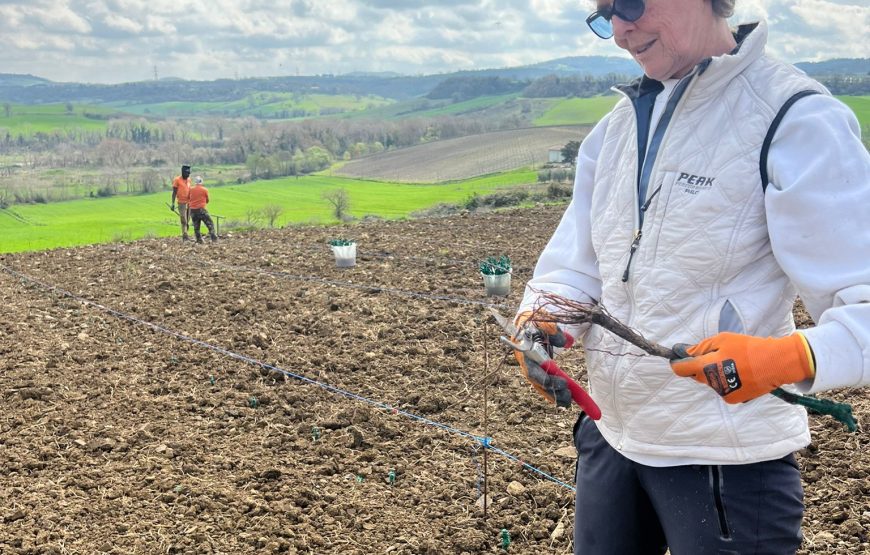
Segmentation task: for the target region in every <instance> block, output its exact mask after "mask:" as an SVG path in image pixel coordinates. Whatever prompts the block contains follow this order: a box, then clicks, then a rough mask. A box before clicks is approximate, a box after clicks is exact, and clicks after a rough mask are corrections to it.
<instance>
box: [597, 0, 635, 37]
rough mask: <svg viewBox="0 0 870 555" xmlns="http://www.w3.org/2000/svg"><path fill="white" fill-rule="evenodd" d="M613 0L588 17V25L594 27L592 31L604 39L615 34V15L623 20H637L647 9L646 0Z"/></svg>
mask: <svg viewBox="0 0 870 555" xmlns="http://www.w3.org/2000/svg"><path fill="white" fill-rule="evenodd" d="M617 2H619V0H613V3H612V4H611V5H609V6H607V7H606V8H601V9H600V10H596V11H594V12H592V15H590V16H589V17H587V18H586V25H589V28H590V29H592V32H593V33H595V34H596V35H598V36H599V37H601V38H603V39H609V38H610V37H612V36H613V22H612V21H611V20H612V19H613V16H616V17H618V18H619V19H621V20H623V21H629V22H632V21H637V20H638V19H640V16H642V15H643V11H644V10H645V9H646V2H644V0H622V1H621V2H619V5H618V6H617Z"/></svg>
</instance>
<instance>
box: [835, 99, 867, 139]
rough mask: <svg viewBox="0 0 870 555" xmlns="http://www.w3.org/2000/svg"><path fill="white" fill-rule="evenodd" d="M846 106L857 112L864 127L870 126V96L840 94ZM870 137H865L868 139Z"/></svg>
mask: <svg viewBox="0 0 870 555" xmlns="http://www.w3.org/2000/svg"><path fill="white" fill-rule="evenodd" d="M837 98H839V99H840V100H841V101H842V102H843V103H844V104H845V105H846V106H848V107H849V108H851V109H852V111H853V112H855V115H856V116H857V117H858V122H859V123H860V124H861V128H862V129H865V130H866V129H868V128H870V96H838V97H837ZM868 138H870V137H864V140H867V139H868Z"/></svg>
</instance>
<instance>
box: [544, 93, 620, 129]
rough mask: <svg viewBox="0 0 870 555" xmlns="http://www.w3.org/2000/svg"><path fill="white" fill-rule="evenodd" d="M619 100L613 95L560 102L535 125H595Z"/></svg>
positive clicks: (568, 99)
mask: <svg viewBox="0 0 870 555" xmlns="http://www.w3.org/2000/svg"><path fill="white" fill-rule="evenodd" d="M619 98H620V97H618V96H615V95H613V96H594V97H592V98H566V99H565V100H559V101H556V102H555V103H554V104H553V105H552V106H551V107H550V109H549V110H547V111H546V112H544V115H543V116H541V117H539V118H538V119H536V120H535V125H541V126H543V125H575V124H586V125H594V124H596V123H598V120H600V119H601V118H602V117H604V115H605V114H607V112H609V111H610V110H611V109H612V108H613V106H614V105H615V104H616V102H617V101H618V100H619Z"/></svg>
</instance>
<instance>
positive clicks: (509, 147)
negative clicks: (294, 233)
mask: <svg viewBox="0 0 870 555" xmlns="http://www.w3.org/2000/svg"><path fill="white" fill-rule="evenodd" d="M589 129H590V127H588V126H564V127H533V128H528V129H511V130H508V131H495V132H492V133H485V134H482V135H471V136H468V137H459V138H457V139H446V140H443V141H435V142H431V143H426V144H422V145H417V146H412V147H409V148H402V149H399V150H391V151H389V152H384V153H381V154H375V155H373V156H367V157H365V158H360V159H358V160H351V161H350V162H348V163H347V164H345V165H344V166H342V167H341V168H339V169H337V170H335V171H334V172H333V173H334V174H335V175H342V176H345V177H356V178H360V179H374V180H378V181H398V182H404V183H441V182H443V181H456V180H461V179H469V178H472V177H477V176H480V175H489V174H492V173H498V172H505V171H510V170H515V169H518V168H523V167H528V166H540V165H541V164H545V163H547V161H548V158H547V157H548V151H549V150H548V149H549V148H550V147H554V146H558V147H559V148H561V147H563V146H564V145H566V144H567V143H568V142H569V141H581V140H583V137H585V136H586V134H587V133H588V132H589Z"/></svg>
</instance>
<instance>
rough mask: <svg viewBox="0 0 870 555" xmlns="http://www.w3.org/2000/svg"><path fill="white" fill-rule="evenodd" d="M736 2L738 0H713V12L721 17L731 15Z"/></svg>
mask: <svg viewBox="0 0 870 555" xmlns="http://www.w3.org/2000/svg"><path fill="white" fill-rule="evenodd" d="M736 3H737V0H713V13H714V14H716V15H718V16H719V17H726V18H727V17H731V16H732V15H734V4H736Z"/></svg>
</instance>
